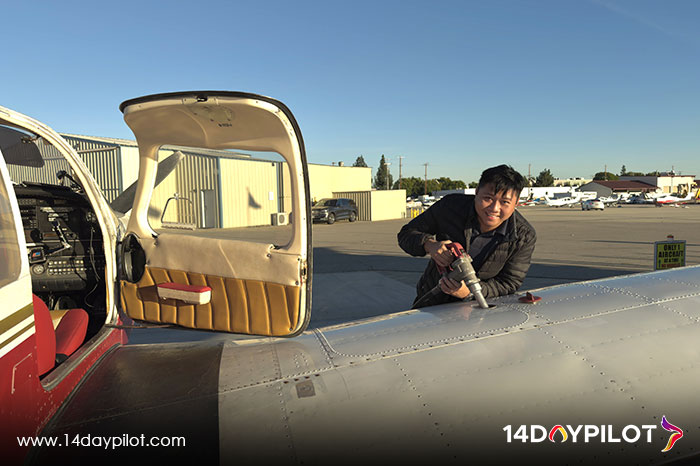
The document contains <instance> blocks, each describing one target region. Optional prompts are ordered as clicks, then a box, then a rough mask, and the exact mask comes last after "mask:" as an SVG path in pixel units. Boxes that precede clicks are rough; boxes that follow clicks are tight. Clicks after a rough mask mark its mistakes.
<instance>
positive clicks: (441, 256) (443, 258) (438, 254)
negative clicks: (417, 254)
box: [423, 239, 455, 267]
mask: <svg viewBox="0 0 700 466" xmlns="http://www.w3.org/2000/svg"><path fill="white" fill-rule="evenodd" d="M451 243H452V241H435V240H434V239H429V240H427V241H426V242H425V243H423V248H425V252H427V253H428V255H429V256H430V258H431V259H433V260H434V261H435V263H436V264H437V265H439V266H441V267H447V266H448V265H450V264H451V263H452V261H454V259H455V258H454V256H453V255H452V251H450V250H449V249H448V248H447V245H448V244H451Z"/></svg>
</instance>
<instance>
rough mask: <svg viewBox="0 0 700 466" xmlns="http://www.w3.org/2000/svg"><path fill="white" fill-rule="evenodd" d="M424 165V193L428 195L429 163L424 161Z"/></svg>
mask: <svg viewBox="0 0 700 466" xmlns="http://www.w3.org/2000/svg"><path fill="white" fill-rule="evenodd" d="M423 166H424V167H425V191H424V192H423V194H425V195H426V196H427V195H428V164H427V163H424V164H423Z"/></svg>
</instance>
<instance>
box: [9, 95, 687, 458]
mask: <svg viewBox="0 0 700 466" xmlns="http://www.w3.org/2000/svg"><path fill="white" fill-rule="evenodd" d="M120 109H121V110H122V112H123V113H124V118H125V121H126V123H127V125H129V127H130V128H131V129H132V131H133V132H134V135H135V137H136V139H137V141H138V143H139V177H138V181H137V185H136V189H135V190H134V198H133V202H132V208H131V209H130V210H131V212H130V213H129V214H128V215H117V214H115V213H114V211H113V210H112V209H111V208H110V206H109V203H107V201H106V200H105V199H104V197H103V196H102V194H101V193H100V191H99V187H98V186H97V184H96V182H95V180H94V178H93V177H92V175H91V174H90V172H89V170H88V169H87V167H86V165H85V164H84V163H83V162H82V161H81V159H80V157H79V156H78V154H77V153H76V152H75V150H74V149H73V148H72V147H71V146H70V145H68V144H67V143H66V142H65V141H64V140H63V139H62V138H61V137H60V136H59V135H58V134H57V133H55V132H54V131H53V130H51V129H50V128H48V127H47V126H45V125H43V124H41V123H39V122H36V121H35V120H32V119H30V118H28V117H25V116H23V115H21V114H19V113H17V112H14V111H11V110H8V109H5V108H1V107H0V128H2V130H3V135H2V137H0V141H1V144H0V151H2V155H3V157H2V158H0V233H1V235H0V239H1V240H2V241H1V242H0V246H2V247H1V248H0V255H2V262H1V263H3V264H4V266H3V268H2V276H1V278H0V303H2V311H1V313H2V314H1V318H0V319H1V320H0V322H2V324H1V325H0V332H1V333H0V345H2V346H0V380H2V386H1V387H0V414H1V416H2V421H3V422H2V423H1V424H0V425H1V427H0V429H1V439H2V450H1V451H2V452H3V460H4V461H6V463H5V464H18V463H21V462H24V463H27V464H56V463H59V464H60V463H64V462H68V461H72V462H77V461H80V462H88V461H91V460H97V461H101V462H102V463H107V464H110V463H117V462H119V463H121V462H123V461H128V460H135V461H147V460H150V459H154V460H156V459H157V460H160V461H163V460H166V461H167V460H177V461H179V462H186V461H196V462H197V464H216V463H219V464H231V463H234V462H247V461H256V462H267V461H282V462H286V463H298V464H302V463H303V464H316V463H321V462H323V463H331V462H332V463H338V462H340V463H358V462H363V463H372V464H374V463H380V462H381V463H385V462H388V461H392V462H397V461H401V462H404V463H407V464H418V463H424V462H425V461H430V462H438V463H448V464H464V463H465V462H468V461H472V462H473V461H479V462H489V463H495V462H501V461H513V460H518V461H537V462H539V463H545V464H546V463H552V464H555V463H556V464H561V463H571V462H584V463H585V462H593V461H595V462H597V463H599V464H608V463H609V464H612V463H615V464H619V463H620V462H622V461H624V462H627V463H640V462H644V463H665V462H669V461H693V460H697V459H698V452H699V451H700V450H699V447H700V440H698V435H697V431H698V430H699V429H700V407H698V405H697V403H695V402H694V400H695V396H696V391H697V380H699V379H700V368H699V367H698V365H697V364H696V361H697V360H698V358H699V357H700V343H699V342H698V338H697V335H698V332H699V331H700V329H699V328H698V327H699V326H700V311H699V309H700V290H699V289H698V283H700V267H686V268H681V269H674V270H667V271H661V272H652V273H644V274H637V275H630V276H624V277H617V278H612V279H603V280H593V281H586V282H581V283H575V284H569V285H560V286H555V287H550V288H543V289H540V290H532V291H534V293H535V295H533V294H527V295H524V296H521V295H509V296H503V297H499V298H490V299H489V300H488V301H489V302H488V305H489V308H481V307H479V306H478V305H476V304H475V303H474V302H473V301H464V302H458V303H450V304H445V305H440V306H433V307H428V308H423V309H409V310H406V311H403V312H399V313H394V314H389V315H384V316H379V317H374V318H370V319H364V320H360V321H355V322H347V323H342V324H337V325H333V326H328V327H322V328H315V329H313V330H306V327H307V325H308V319H309V316H310V305H311V291H312V286H311V285H312V279H313V274H312V272H313V261H312V249H311V237H310V235H311V228H310V221H311V216H310V202H309V194H308V193H309V191H308V174H307V171H306V169H307V168H306V156H305V149H304V144H303V139H302V135H301V131H300V129H299V126H298V124H297V123H296V120H295V119H294V117H293V115H292V113H291V111H290V110H289V109H288V108H287V107H286V106H285V105H284V104H282V103H281V102H279V101H277V100H274V99H271V98H268V97H263V96H258V95H254V94H248V93H236V92H224V91H196V92H180V93H169V94H158V95H151V96H145V97H140V98H137V99H132V100H128V101H126V102H124V103H122V105H121V106H120ZM47 144H50V145H51V147H52V150H51V151H50V152H49V151H44V152H43V153H42V152H41V151H37V150H34V149H36V148H43V147H44V146H45V145H47ZM166 144H174V145H178V146H183V147H204V148H208V149H211V150H228V149H235V150H251V151H252V150H261V151H274V152H277V153H279V154H280V155H282V156H283V157H284V158H285V160H286V162H287V164H288V169H289V171H290V172H291V173H292V174H293V176H291V177H290V179H291V184H292V186H291V201H290V202H291V204H292V205H293V215H292V216H291V218H292V224H293V225H292V234H291V236H290V239H289V241H288V242H287V243H285V244H275V243H269V244H265V243H262V242H246V241H242V240H239V239H231V238H227V237H222V236H216V235H212V234H209V233H208V232H206V231H201V230H197V229H195V230H179V231H167V230H166V229H153V228H152V226H151V220H150V219H149V215H148V208H149V200H150V199H151V198H152V196H153V194H154V190H155V189H156V188H154V185H155V180H156V177H157V175H156V172H157V163H158V160H159V159H160V158H161V157H162V156H163V154H162V153H161V152H160V150H159V148H161V147H163V145H166ZM47 153H49V154H50V155H51V157H46V156H45V154H47ZM57 154H60V156H61V157H62V158H63V159H64V161H65V162H66V163H67V165H68V166H69V167H70V171H71V173H70V174H71V176H72V177H73V178H74V182H71V183H70V185H68V186H61V185H60V184H55V183H54V184H51V183H48V182H47V183H38V182H30V181H28V180H17V179H12V178H11V177H10V173H11V171H12V173H13V174H14V176H15V178H16V177H18V176H19V177H22V176H28V175H26V174H27V173H29V169H30V168H32V167H33V168H37V169H44V168H45V169H46V170H48V169H54V167H55V166H56V165H52V164H51V163H49V162H51V161H52V160H55V158H56V155H57ZM52 163H53V162H52ZM8 167H9V168H8ZM46 170H45V171H46ZM63 178H64V181H65V176H63ZM13 183H14V184H13ZM164 183H167V181H166V182H164ZM122 210H124V209H122ZM66 218H67V219H68V220H66ZM56 223H58V225H56ZM34 230H38V233H41V235H39V234H38V233H37V232H36V231H34ZM218 233H222V234H223V232H218ZM86 236H87V237H86ZM64 242H65V243H68V244H69V248H67V249H62V248H64V247H65V245H64V244H63V243H64ZM81 245H82V246H81ZM80 247H82V249H79V248H80ZM42 254H43V257H42ZM76 256H82V259H83V262H82V263H83V265H84V270H83V268H81V269H80V270H79V272H80V274H79V275H80V277H81V280H82V281H83V282H86V281H87V282H88V283H89V286H83V287H80V288H79V289H65V288H66V287H70V285H71V284H72V283H73V281H72V280H71V279H72V278H74V275H75V272H76V269H77V267H76V266H75V265H70V266H68V267H66V264H65V261H68V262H70V261H71V259H70V258H73V263H75V257H76ZM67 257H68V258H69V259H66V258H67ZM86 261H87V262H86ZM30 262H31V263H30ZM95 264H97V265H95ZM36 265H43V266H44V270H46V269H49V270H54V271H55V273H56V275H58V278H57V279H56V280H55V281H50V280H49V278H50V277H48V276H42V277H39V276H40V275H41V274H40V273H38V272H42V273H44V272H43V271H41V270H40V269H41V268H39V270H37V269H36ZM66 269H68V270H66ZM98 277H99V280H98ZM93 282H96V283H95V285H93ZM76 283H77V281H76ZM92 286H96V288H95V289H96V290H99V291H97V292H96V293H99V299H98V300H95V299H93V295H90V290H89V288H90V287H92ZM75 288H78V286H77V285H76V287H75ZM93 294H94V293H93ZM62 303H63V304H65V305H70V306H71V309H82V310H83V311H84V312H85V313H86V314H87V329H86V333H85V334H83V339H82V340H81V338H80V335H81V333H82V326H84V324H85V319H86V317H85V316H84V315H83V314H82V313H80V312H76V313H73V314H76V316H75V317H69V320H68V321H67V322H68V324H67V325H66V324H63V325H65V328H61V325H62V322H61V323H58V324H57V325H58V326H59V327H58V328H57V329H56V330H54V329H53V324H52V323H51V322H50V321H51V320H52V318H56V319H57V320H58V319H60V318H61V316H59V315H57V314H59V312H58V311H64V310H66V308H65V307H64V308H62V306H61V304H62ZM89 305H92V308H91V307H90V306H89ZM85 308H88V309H85ZM52 313H53V314H54V315H52ZM71 313H72V311H68V312H66V313H64V316H63V319H66V316H69V315H70V314H71ZM47 319H49V320H48V321H47ZM165 324H167V325H169V326H181V327H188V328H194V329H197V330H198V331H200V332H208V333H206V335H218V334H215V333H214V332H232V333H231V335H230V336H228V337H226V338H215V339H203V340H202V341H190V342H177V341H174V342H169V343H142V344H136V345H128V344H126V343H127V335H126V332H127V330H128V327H130V326H138V325H151V326H155V327H162V326H163V325H165ZM59 328H61V331H60V332H59V331H58V329H59ZM157 330H158V331H162V332H165V333H167V332H176V330H174V329H172V328H158V329H157ZM241 333H247V334H250V335H251V336H236V335H234V334H241ZM66 335H68V337H67V336H66ZM75 335H77V336H75ZM52 338H54V340H53V341H55V342H58V343H56V344H60V347H61V348H62V350H63V351H66V352H70V350H74V351H73V352H72V354H64V353H61V354H62V356H59V357H58V358H54V355H55V354H56V351H57V350H56V349H55V348H54V347H53V346H52V344H51V341H50V340H51V339H52ZM67 340H68V341H67ZM76 341H77V343H76ZM68 343H70V345H68ZM76 344H77V345H78V346H77V348H70V346H75V345H76ZM67 345H68V346H67ZM52 348H53V349H52ZM32 438H33V439H34V442H33V446H32V441H31V439H32ZM37 439H40V440H41V443H42V444H41V445H39V444H38V442H39V440H37ZM49 441H54V442H56V445H61V446H51V445H49V444H48V443H49Z"/></svg>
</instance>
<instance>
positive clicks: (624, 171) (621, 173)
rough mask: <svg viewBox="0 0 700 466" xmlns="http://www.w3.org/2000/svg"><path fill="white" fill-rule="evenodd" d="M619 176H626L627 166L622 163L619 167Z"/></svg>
mask: <svg viewBox="0 0 700 466" xmlns="http://www.w3.org/2000/svg"><path fill="white" fill-rule="evenodd" d="M620 176H627V167H625V166H624V165H623V166H622V168H621V169H620Z"/></svg>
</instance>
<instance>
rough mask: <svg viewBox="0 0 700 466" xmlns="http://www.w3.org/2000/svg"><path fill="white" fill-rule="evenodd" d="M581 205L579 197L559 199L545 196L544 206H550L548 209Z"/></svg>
mask: <svg viewBox="0 0 700 466" xmlns="http://www.w3.org/2000/svg"><path fill="white" fill-rule="evenodd" d="M580 203H581V196H574V197H571V196H567V197H560V198H550V197H548V196H545V204H546V205H548V206H550V207H565V206H568V207H573V206H575V205H576V204H580Z"/></svg>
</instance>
